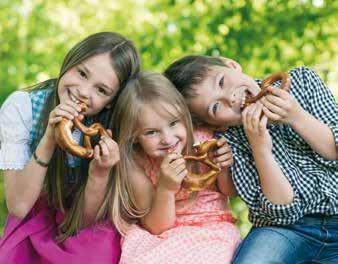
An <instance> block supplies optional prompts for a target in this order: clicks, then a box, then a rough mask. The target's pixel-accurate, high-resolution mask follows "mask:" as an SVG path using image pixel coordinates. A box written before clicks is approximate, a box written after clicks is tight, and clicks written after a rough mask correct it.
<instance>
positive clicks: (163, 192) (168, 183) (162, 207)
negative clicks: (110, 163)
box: [132, 153, 187, 234]
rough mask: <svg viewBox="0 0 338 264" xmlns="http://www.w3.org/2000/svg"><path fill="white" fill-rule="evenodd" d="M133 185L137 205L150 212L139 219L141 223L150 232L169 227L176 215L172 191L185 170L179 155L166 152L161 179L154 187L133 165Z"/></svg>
mask: <svg viewBox="0 0 338 264" xmlns="http://www.w3.org/2000/svg"><path fill="white" fill-rule="evenodd" d="M133 170H134V172H133V175H132V186H133V190H134V194H135V196H136V200H137V203H138V205H139V206H140V207H141V208H143V209H148V208H149V212H148V214H146V215H145V216H144V217H143V218H142V219H141V223H142V225H143V226H144V227H145V228H146V229H147V230H148V231H149V232H151V233H152V234H161V233H162V232H164V231H166V230H168V229H170V228H172V227H173V226H174V223H175V219H176V210H175V208H176V204H175V194H176V193H177V192H178V190H179V189H180V186H181V182H182V180H183V178H184V177H185V175H186V173H187V171H186V169H185V161H184V159H183V158H182V156H181V155H179V154H176V153H170V154H168V155H167V156H166V157H165V158H164V160H163V162H162V165H161V172H160V179H159V182H158V184H157V186H156V187H155V188H154V187H153V186H152V184H151V182H150V180H149V179H148V177H147V176H146V175H145V173H144V171H143V170H142V169H140V168H138V169H136V170H135V169H134V168H133Z"/></svg>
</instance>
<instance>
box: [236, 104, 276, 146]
mask: <svg viewBox="0 0 338 264" xmlns="http://www.w3.org/2000/svg"><path fill="white" fill-rule="evenodd" d="M262 109H263V105H262V104H261V103H260V102H257V103H254V104H251V105H249V106H247V107H246V108H245V109H244V110H243V112H242V121H243V126H244V131H245V134H246V136H247V137H248V140H249V143H250V146H251V148H252V150H253V151H269V152H270V151H271V150H272V139H271V136H270V134H269V131H268V129H267V127H266V125H267V120H268V118H267V116H266V115H262Z"/></svg>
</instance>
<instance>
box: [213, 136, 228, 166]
mask: <svg viewBox="0 0 338 264" xmlns="http://www.w3.org/2000/svg"><path fill="white" fill-rule="evenodd" d="M210 158H211V160H212V161H213V162H214V163H216V164H217V165H218V166H219V167H220V168H221V169H222V168H226V167H230V166H231V165H232V164H233V162H234V160H233V155H232V151H231V147H230V146H229V144H228V143H227V141H226V139H225V138H224V137H222V138H220V139H218V140H217V149H216V150H215V151H213V152H212V153H211V157H210Z"/></svg>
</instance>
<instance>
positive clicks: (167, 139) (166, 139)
mask: <svg viewBox="0 0 338 264" xmlns="http://www.w3.org/2000/svg"><path fill="white" fill-rule="evenodd" d="M171 142H172V136H171V134H170V133H168V132H167V131H165V132H163V133H162V135H161V144H163V145H170V144H171Z"/></svg>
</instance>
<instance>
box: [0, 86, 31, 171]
mask: <svg viewBox="0 0 338 264" xmlns="http://www.w3.org/2000/svg"><path fill="white" fill-rule="evenodd" d="M31 129H32V104H31V100H30V97H29V94H28V92H24V91H16V92H13V93H12V94H11V95H10V96H9V97H8V98H7V100H6V101H5V102H4V103H3V105H2V106H1V108H0V169H1V170H11V169H12V170H21V169H23V168H24V167H25V165H26V164H27V163H28V162H29V160H30V158H31V155H32V153H31V150H30V146H29V144H30V131H31Z"/></svg>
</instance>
